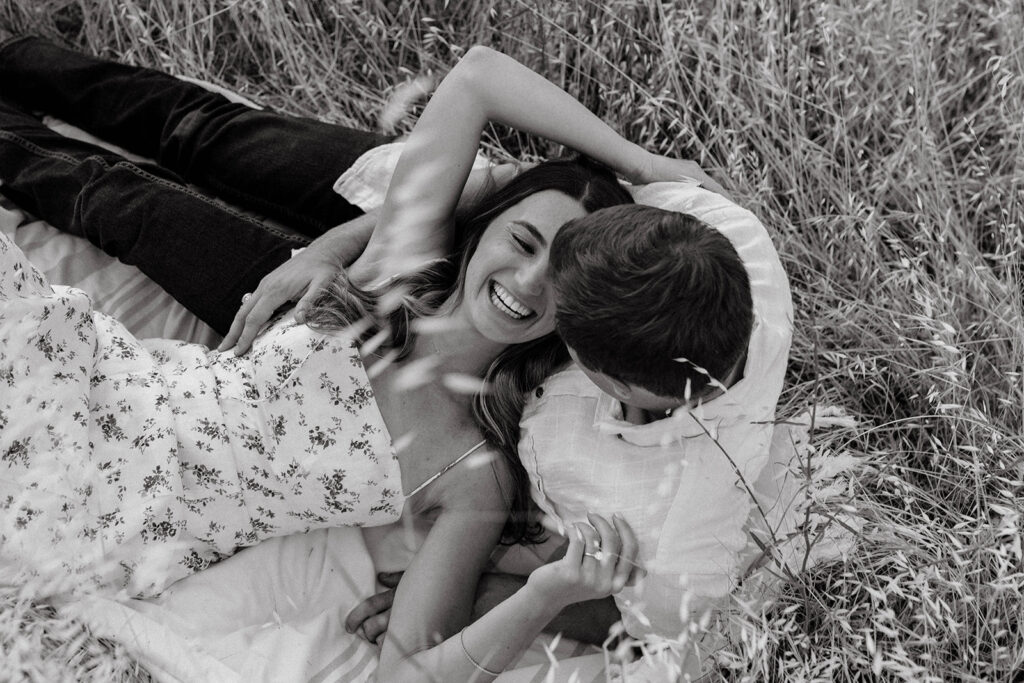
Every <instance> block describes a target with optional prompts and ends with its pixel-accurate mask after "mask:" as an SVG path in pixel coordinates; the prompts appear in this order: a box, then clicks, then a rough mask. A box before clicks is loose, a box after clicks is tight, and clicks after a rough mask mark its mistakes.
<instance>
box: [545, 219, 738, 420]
mask: <svg viewBox="0 0 1024 683" xmlns="http://www.w3.org/2000/svg"><path fill="white" fill-rule="evenodd" d="M551 277H552V282H553V284H554V287H555V292H556V299H557V312H556V317H555V319H556V326H557V329H558V332H559V334H560V335H561V337H562V339H563V340H564V341H565V343H566V345H567V346H568V347H569V349H570V352H571V353H572V355H573V357H574V358H575V359H576V360H577V362H578V363H579V364H580V365H581V366H582V367H583V369H584V370H585V371H587V372H588V374H589V375H590V376H591V377H592V378H593V379H594V380H595V381H596V382H597V384H598V385H599V386H600V387H601V388H602V389H604V390H605V391H606V392H608V393H610V394H612V395H614V396H616V397H617V398H619V399H620V400H622V401H623V402H624V403H628V404H630V405H634V406H636V407H639V408H646V409H649V410H655V409H661V408H669V407H675V406H678V405H680V404H683V403H686V402H688V401H690V400H692V399H696V398H701V397H705V398H706V397H707V396H708V395H709V394H710V392H711V391H713V390H714V386H713V385H711V386H709V384H710V383H711V382H712V380H716V381H717V382H719V383H722V384H725V385H728V384H729V383H730V379H732V378H734V377H736V376H737V375H738V372H739V370H740V369H741V368H739V367H738V366H741V364H742V362H743V359H744V357H745V354H746V349H747V344H748V342H749V339H750V332H751V328H752V326H753V305H752V302H751V295H750V281H749V279H748V277H747V272H746V269H745V268H744V266H743V262H742V261H741V260H740V258H739V255H738V254H737V253H736V250H735V249H734V248H733V246H732V244H731V243H730V242H729V240H728V239H727V238H726V237H725V236H724V235H722V234H721V233H720V232H718V231H717V230H715V229H713V228H711V227H710V226H708V225H706V224H705V223H703V222H701V221H699V220H697V219H696V218H694V217H693V216H690V215H687V214H683V213H678V212H674V211H664V210H662V209H657V208H654V207H650V206H640V205H627V206H615V207H611V208H607V209H602V210H600V211H596V212H594V213H592V214H589V215H587V216H584V217H582V218H577V219H575V220H572V221H570V222H569V223H568V224H566V225H565V226H563V227H562V229H561V230H560V231H559V233H558V235H557V236H556V237H555V239H554V242H553V244H552V246H551Z"/></svg>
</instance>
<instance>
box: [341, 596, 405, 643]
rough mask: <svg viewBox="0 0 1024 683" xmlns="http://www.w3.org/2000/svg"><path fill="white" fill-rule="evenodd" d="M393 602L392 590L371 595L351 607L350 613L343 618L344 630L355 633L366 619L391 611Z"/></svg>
mask: <svg viewBox="0 0 1024 683" xmlns="http://www.w3.org/2000/svg"><path fill="white" fill-rule="evenodd" d="M394 601H395V592H394V591H393V590H386V591H383V592H380V593H377V594H376V595H371V596H370V597H368V598H367V599H366V600H363V601H362V602H361V603H359V604H358V605H356V606H355V607H353V608H352V611H351V612H349V613H348V616H347V617H345V630H346V631H348V632H349V633H355V632H356V629H358V628H359V627H360V626H361V625H362V624H363V623H365V622H366V620H367V619H369V618H370V617H373V616H376V615H378V614H380V613H381V612H384V611H386V610H389V609H391V605H392V604H393V603H394Z"/></svg>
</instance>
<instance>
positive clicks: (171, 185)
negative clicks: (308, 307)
mask: <svg viewBox="0 0 1024 683" xmlns="http://www.w3.org/2000/svg"><path fill="white" fill-rule="evenodd" d="M0 139H3V140H7V141H9V142H12V143H14V144H15V145H17V146H19V147H21V148H22V149H24V150H25V151H27V152H30V153H32V154H36V155H37V156H41V157H44V158H47V159H56V160H59V161H63V162H64V163H66V164H69V165H72V166H74V165H77V164H80V163H82V162H84V161H88V160H90V159H95V160H97V161H99V162H100V163H101V164H103V165H104V166H106V167H107V168H117V167H118V166H120V167H122V168H124V169H126V170H127V171H129V172H130V173H133V174H135V175H137V176H139V177H142V178H145V179H146V180H149V181H150V182H155V183H157V184H159V185H161V186H163V187H165V188H168V189H171V190H176V191H178V192H182V193H184V194H187V195H189V196H190V197H192V198H194V199H198V200H200V201H202V202H205V203H206V204H208V205H210V206H213V207H216V208H217V209H219V210H221V211H224V212H226V213H228V214H231V215H232V216H234V217H235V218H239V219H241V220H244V221H246V222H248V223H250V224H252V225H254V226H256V227H258V228H259V229H261V230H263V231H264V232H267V233H269V234H271V235H274V236H276V237H280V238H281V239H284V240H285V241H287V242H292V243H296V244H297V246H298V245H301V244H309V243H310V242H311V241H312V240H309V239H308V238H306V237H305V236H303V235H294V234H289V233H286V232H284V231H283V230H278V229H277V228H275V227H273V226H271V225H267V224H266V223H264V222H263V221H261V220H258V219H256V218H254V217H252V216H249V215H247V214H245V213H243V212H241V211H239V210H237V209H234V208H232V207H230V206H225V205H224V204H222V203H220V202H218V201H217V200H215V199H213V198H212V197H207V196H206V195H204V194H202V193H201V192H196V191H195V190H193V189H192V188H190V187H188V186H187V185H182V184H180V183H175V182H172V181H170V180H167V179H165V178H160V177H159V176H155V175H153V174H152V173H148V172H147V171H145V170H144V169H142V168H139V166H137V165H136V164H134V163H132V162H131V161H128V160H124V161H117V162H115V163H114V164H113V165H111V164H109V163H108V160H107V159H105V158H104V157H103V156H101V155H99V154H93V155H89V156H87V157H85V158H84V159H82V158H80V157H74V156H71V155H70V154H66V153H64V152H58V151H55V150H49V149H45V148H43V147H40V146H39V145H37V144H35V143H34V142H31V141H29V140H26V139H25V138H23V137H21V136H20V135H18V134H16V133H11V132H10V131H6V130H0Z"/></svg>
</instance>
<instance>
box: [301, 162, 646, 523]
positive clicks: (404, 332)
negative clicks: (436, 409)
mask: <svg viewBox="0 0 1024 683" xmlns="http://www.w3.org/2000/svg"><path fill="white" fill-rule="evenodd" d="M545 190H555V191H557V192H561V193H562V194H564V195H567V196H568V197H571V198H573V199H576V200H578V201H579V202H580V203H581V204H582V206H583V209H584V210H585V211H587V213H592V212H594V211H597V210H598V209H603V208H606V207H609V206H616V205H618V204H630V203H632V202H633V199H632V197H630V195H629V192H627V191H626V189H625V188H624V187H623V186H622V185H620V184H619V182H618V181H617V180H616V179H615V176H614V174H612V172H611V171H609V170H608V169H607V168H605V167H604V166H601V165H600V164H598V163H596V162H594V161H592V160H590V159H588V158H586V157H576V158H572V159H558V160H553V161H546V162H544V163H541V164H538V165H537V166H535V167H533V168H531V169H529V170H527V171H525V172H523V173H522V174H520V175H519V176H517V177H515V178H514V179H512V180H511V181H509V183H508V184H506V185H505V186H504V187H503V188H501V189H499V190H497V191H495V192H493V193H492V194H490V195H488V196H486V197H484V198H483V199H481V200H480V201H479V202H478V203H477V204H476V206H475V207H473V208H472V209H471V210H469V211H468V212H466V213H465V214H464V215H463V216H462V217H461V218H459V219H458V220H457V222H456V227H455V241H454V248H453V249H452V252H451V253H450V254H449V256H448V258H447V259H445V260H443V261H439V262H437V263H435V264H433V265H432V266H431V267H430V268H429V269H427V270H423V271H420V272H418V273H416V274H414V275H410V276H406V277H402V278H396V279H395V280H394V281H391V282H388V285H387V289H385V290H383V291H367V290H363V289H359V288H357V287H355V286H353V285H351V284H350V283H349V282H348V281H347V279H346V278H345V277H344V276H342V277H341V278H339V279H338V281H337V282H335V283H334V284H333V285H332V286H331V287H329V288H327V289H325V290H324V292H323V293H322V294H321V295H320V297H319V298H318V300H317V301H316V303H315V304H314V306H313V307H312V310H311V312H310V314H309V315H308V316H307V320H308V321H309V324H310V325H311V326H313V327H317V328H320V329H338V328H344V327H347V326H349V325H350V324H351V323H353V322H355V321H361V320H365V321H368V322H369V326H368V327H367V329H366V330H365V331H363V332H362V333H361V335H360V340H361V341H365V340H366V339H369V338H370V337H372V336H374V335H375V334H378V333H379V332H380V331H381V330H387V331H388V332H387V339H386V341H385V342H384V344H383V345H382V348H385V349H389V350H391V351H392V352H393V354H394V358H395V360H401V359H403V358H405V357H406V356H408V354H409V353H410V352H411V351H412V349H413V346H414V342H415V333H414V331H413V329H412V328H413V326H412V322H413V320H415V319H416V318H419V317H422V316H427V315H431V314H433V313H436V312H438V309H439V308H440V307H441V305H442V304H444V303H445V302H446V301H449V300H451V301H452V302H453V303H458V302H459V301H461V298H462V295H463V285H464V283H465V278H466V268H467V267H468V266H469V261H470V259H471V258H472V256H473V253H474V252H475V251H476V248H477V245H478V244H479V243H480V238H481V236H482V235H483V233H484V231H485V230H486V229H487V226H488V225H490V223H491V221H492V220H494V218H495V217H497V216H498V215H500V214H501V213H503V212H505V211H506V210H508V209H509V208H511V207H512V206H514V205H516V204H518V203H519V202H521V201H522V200H524V199H525V198H527V197H529V196H530V195H533V194H536V193H537V192H543V191H545ZM396 292H398V293H400V297H401V298H400V300H399V301H398V302H397V305H396V304H392V305H390V306H388V309H389V310H381V306H379V304H380V303H381V301H382V299H383V298H384V297H387V298H388V299H392V297H391V295H392V294H394V293H396ZM568 360H569V355H568V352H567V351H566V349H565V345H564V344H563V343H562V341H561V340H560V339H559V338H558V336H557V335H556V334H555V333H553V332H552V333H549V334H547V335H545V336H543V337H540V338H538V339H534V340H533V341H529V342H526V343H523V344H513V345H510V346H509V347H507V348H506V349H505V350H504V351H502V352H501V353H500V354H498V356H497V357H496V358H495V359H494V360H493V361H492V362H491V365H490V367H489V368H488V370H487V373H486V375H485V377H484V380H485V382H486V386H487V390H486V391H483V392H480V393H478V394H477V395H476V396H475V397H474V400H473V416H474V418H475V420H476V423H477V425H478V426H479V428H480V431H481V433H482V434H483V436H484V438H485V439H486V440H487V442H488V443H489V444H490V445H491V446H492V447H494V448H496V449H497V450H498V451H499V452H500V453H501V454H502V456H503V457H504V458H505V460H506V461H507V464H508V467H509V474H510V477H511V479H512V484H513V490H512V491H510V492H506V495H507V496H508V502H509V506H510V510H511V516H510V518H509V521H508V524H507V525H506V527H505V535H504V537H505V538H504V540H505V542H506V543H516V542H519V541H524V540H525V541H530V542H532V541H536V540H538V539H539V538H540V537H541V534H542V531H541V529H540V526H539V525H538V524H535V523H533V524H531V522H530V519H529V514H528V511H529V509H530V492H529V478H528V477H527V474H526V470H525V468H524V467H523V465H522V463H521V462H520V461H519V420H520V418H521V417H522V413H523V406H524V405H525V401H526V394H527V392H529V391H533V390H534V389H535V388H536V387H537V386H539V385H540V384H541V383H542V382H543V381H544V379H545V378H546V377H547V376H548V375H550V374H551V373H552V372H553V371H554V370H556V369H557V368H558V367H559V366H561V365H564V364H565V363H566V362H567V361H568Z"/></svg>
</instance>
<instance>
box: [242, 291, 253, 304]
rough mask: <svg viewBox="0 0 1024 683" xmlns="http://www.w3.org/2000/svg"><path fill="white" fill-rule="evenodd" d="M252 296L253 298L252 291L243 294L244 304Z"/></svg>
mask: <svg viewBox="0 0 1024 683" xmlns="http://www.w3.org/2000/svg"><path fill="white" fill-rule="evenodd" d="M251 298H252V292H247V293H245V294H243V295H242V303H243V304H244V303H245V302H246V301H248V300H249V299H251Z"/></svg>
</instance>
